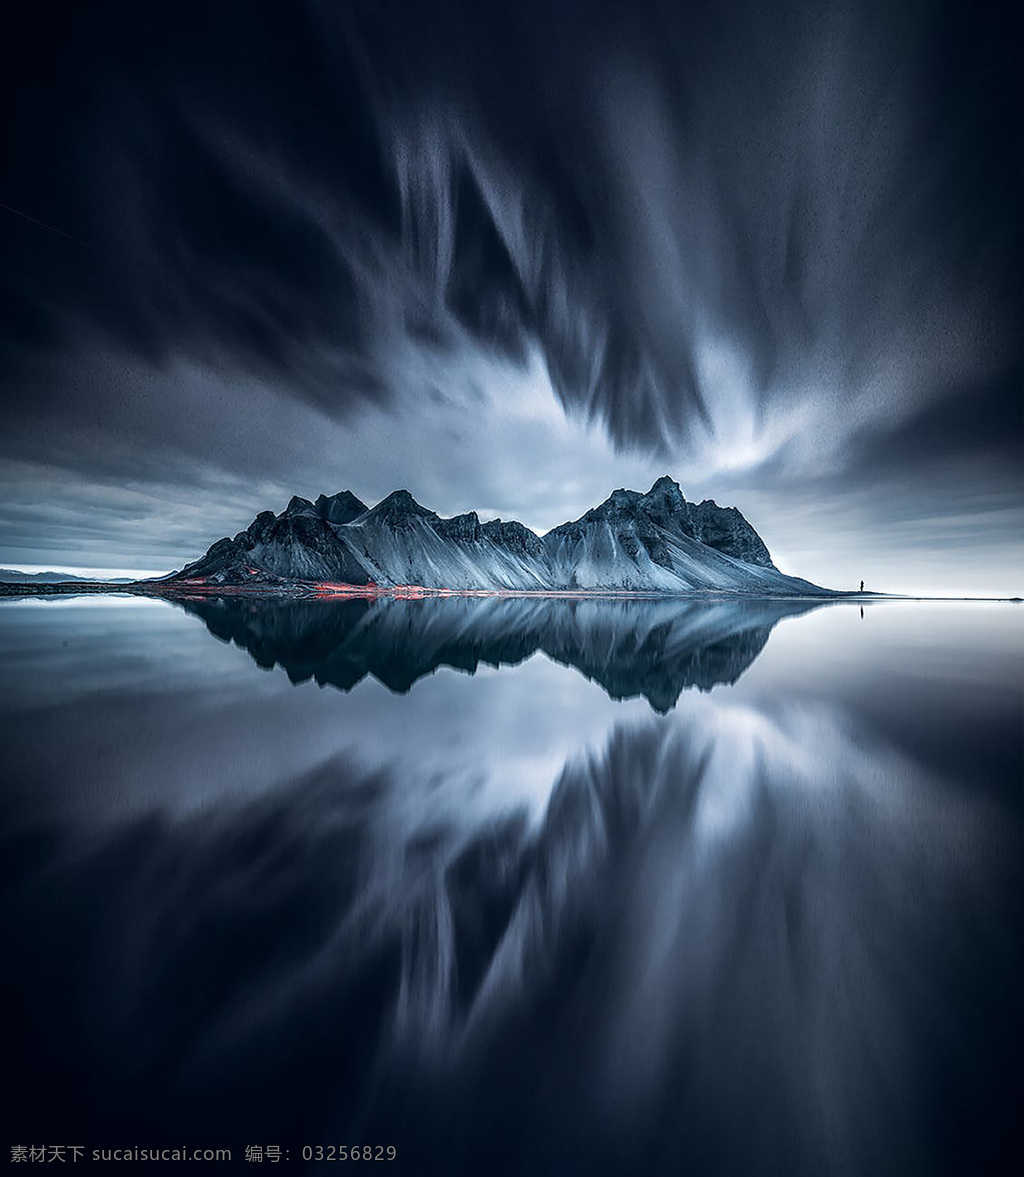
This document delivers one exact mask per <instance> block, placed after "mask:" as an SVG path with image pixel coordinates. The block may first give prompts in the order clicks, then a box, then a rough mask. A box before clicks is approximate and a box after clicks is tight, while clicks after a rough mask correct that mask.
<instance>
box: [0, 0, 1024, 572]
mask: <svg viewBox="0 0 1024 1177" xmlns="http://www.w3.org/2000/svg"><path fill="white" fill-rule="evenodd" d="M19 20H20V21H21V22H22V23H21V24H20V26H12V28H10V29H9V30H8V33H7V35H5V37H4V39H3V44H2V46H0V89H2V90H3V101H2V107H0V110H2V127H0V133H2V141H0V203H2V205H3V207H2V208H0V306H2V313H0V373H2V376H0V379H2V395H3V410H4V411H3V421H4V426H3V429H2V430H0V566H7V567H12V566H13V567H24V568H30V567H41V566H45V567H61V568H71V567H79V568H90V567H91V568H101V569H138V570H151V571H157V570H160V571H164V570H168V569H170V568H172V567H178V566H180V565H181V564H182V563H184V562H185V561H186V560H189V559H192V558H194V557H195V556H197V555H198V554H199V553H201V552H202V551H203V550H205V548H206V547H207V546H208V545H209V543H210V542H212V541H213V540H214V539H216V538H218V537H219V536H221V535H224V534H230V533H234V532H235V531H237V530H239V529H240V528H242V527H244V526H245V525H246V524H247V523H248V522H249V521H250V519H251V518H252V517H253V515H255V513H256V512H257V511H258V510H261V509H265V508H268V507H269V508H272V509H274V510H281V509H282V508H283V507H284V506H285V504H286V502H287V500H288V499H289V497H290V496H291V495H292V494H294V493H298V494H303V495H307V496H310V497H315V495H316V494H317V493H319V492H320V491H324V492H326V493H332V492H334V491H337V490H341V489H343V488H350V489H352V490H353V491H354V492H355V493H356V494H357V495H358V496H359V497H360V498H362V499H363V500H364V501H367V502H373V501H376V500H377V499H379V498H381V497H383V496H384V495H385V494H387V493H388V492H389V491H391V490H393V489H395V488H396V487H399V486H404V487H407V488H408V489H409V490H411V491H412V492H413V494H414V495H415V496H416V497H417V498H418V499H419V500H420V501H421V502H423V503H424V504H425V505H427V506H430V507H432V508H434V509H435V510H438V511H439V512H441V513H442V514H453V513H456V512H459V511H464V510H470V509H475V510H478V511H479V512H480V513H481V515H482V516H485V517H487V516H492V515H501V516H502V517H504V518H510V517H511V518H518V519H521V520H522V521H523V522H525V523H527V524H528V525H530V526H532V527H534V528H536V529H537V530H544V529H546V528H548V527H550V526H552V525H554V524H555V523H558V522H561V521H563V520H565V519H567V518H571V517H575V516H577V515H579V514H580V513H581V512H582V511H583V510H585V509H586V508H588V507H590V506H592V505H594V504H595V503H597V502H599V501H600V500H601V499H603V498H604V497H606V495H607V494H608V493H609V492H610V491H611V490H612V489H614V488H615V487H619V486H631V487H636V488H639V489H646V488H647V487H648V486H650V484H651V483H652V482H653V481H654V479H655V478H656V477H657V476H658V475H660V474H663V473H666V472H667V473H670V474H671V475H672V476H673V477H675V478H676V479H677V480H678V481H679V482H680V483H681V485H682V487H683V490H684V493H685V494H686V495H687V497H688V498H691V499H697V500H699V499H701V498H705V497H710V498H714V499H716V500H717V501H718V502H720V503H725V504H733V505H736V506H738V507H739V508H740V509H741V510H742V511H743V512H744V514H745V515H746V516H747V517H748V518H749V519H750V521H751V522H752V523H753V524H754V526H755V527H756V528H757V530H758V531H759V532H760V534H761V535H762V536H763V537H764V539H765V541H766V543H767V544H768V547H769V548H770V549H771V551H772V553H773V555H774V556H775V559H776V562H777V563H778V564H779V565H780V567H782V568H783V569H784V570H786V571H790V572H795V573H799V574H800V575H803V576H807V577H809V578H811V579H813V580H816V581H818V582H819V583H823V584H828V585H833V586H838V587H849V586H852V585H855V584H856V582H857V581H859V579H860V578H861V577H863V578H864V579H865V580H866V581H867V582H868V586H869V587H874V588H878V589H889V590H892V591H903V592H923V593H963V594H968V595H989V594H993V595H1008V594H1021V595H1024V549H1022V544H1021V535H1022V529H1024V456H1022V448H1024V446H1022V437H1024V428H1022V418H1021V388H1022V374H1024V362H1022V342H1021V331H1020V326H1021V309H1022V298H1021V294H1022V290H1021V286H1022V272H1024V267H1022V237H1021V211H1020V210H1021V207H1022V184H1021V158H1020V150H1019V142H1020V113H1021V110H1020V107H1021V102H1020V86H1019V76H1020V70H1021V61H1020V50H1019V39H1018V38H1017V36H1016V31H1015V26H1014V25H1013V23H1012V22H1011V6H1009V5H996V4H990V3H988V2H987V0H980V2H978V0H971V2H969V3H968V2H966V0H965V2H962V3H955V4H954V3H942V4H940V3H936V2H934V0H931V2H924V0H922V2H920V3H913V2H910V3H895V2H893V0H887V2H886V3H878V4H875V3H872V2H870V0H860V2H858V3H852V2H848V3H832V2H829V0H820V2H816V3H792V2H790V0H774V2H773V3H764V4H761V3H758V2H757V0H743V2H738V0H736V2H734V0H715V2H714V3H703V2H697V3H680V2H669V0H664V2H662V0H647V2H646V3H644V4H637V3H636V0H629V2H626V0H622V2H618V0H612V2H605V0H564V2H562V0H545V2H543V3H541V2H540V0H495V2H494V3H491V4H480V3H478V2H477V0H472V2H471V0H436V2H433V0H429V2H428V0H419V2H415V3H414V2H411V0H410V2H408V3H400V2H397V0H373V2H367V3H345V2H344V0H333V2H328V0H321V2H313V0H309V2H306V3H298V2H295V3H290V4H282V3H269V2H268V3H260V2H258V0H250V2H248V3H243V2H241V0H237V2H235V0H221V2H220V3H218V4H215V5H210V4H193V3H190V2H188V0H179V2H178V3H176V4H174V5H162V4H140V3H138V2H136V3H134V4H131V5H122V4H120V3H114V2H102V3H98V4H90V5H83V4H69V5H67V6H66V7H62V6H61V5H60V4H57V5H29V6H23V8H22V10H20V11H19Z"/></svg>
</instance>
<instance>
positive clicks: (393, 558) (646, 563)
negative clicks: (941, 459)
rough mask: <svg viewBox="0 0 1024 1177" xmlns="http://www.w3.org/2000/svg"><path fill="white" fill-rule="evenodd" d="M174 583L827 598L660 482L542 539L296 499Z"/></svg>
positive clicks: (379, 508) (457, 519)
mask: <svg viewBox="0 0 1024 1177" xmlns="http://www.w3.org/2000/svg"><path fill="white" fill-rule="evenodd" d="M172 579H177V580H188V581H191V582H193V583H194V582H197V581H201V582H204V583H209V584H213V585H216V584H224V585H243V584H253V585H258V584H261V583H267V582H273V581H319V582H331V583H342V584H351V585H357V586H358V585H367V584H376V585H379V586H381V587H388V586H392V585H402V584H416V585H422V586H423V587H426V588H451V589H512V590H516V589H518V590H537V591H544V590H557V589H575V590H583V591H587V590H594V591H654V592H673V593H687V592H708V591H710V592H742V593H747V594H752V595H755V594H756V595H790V594H796V595H821V594H822V593H823V592H824V590H821V589H818V588H817V586H814V585H810V584H808V582H806V581H801V580H798V579H796V578H793V577H788V576H784V575H783V574H782V573H780V572H779V571H778V569H776V567H775V565H774V564H773V562H772V559H771V556H770V554H769V552H768V549H767V547H766V546H765V544H764V542H763V541H762V539H761V537H760V536H759V535H758V534H757V532H756V531H755V530H754V528H753V527H751V525H750V524H749V523H748V522H747V520H746V519H745V518H744V517H743V515H742V514H741V513H740V512H739V511H738V510H737V509H736V508H735V507H719V506H718V505H717V503H715V502H713V501H711V500H705V501H703V502H701V503H696V504H695V503H689V502H687V500H686V498H685V496H684V495H683V492H682V490H681V489H680V487H679V485H678V483H676V482H674V481H673V480H672V479H671V478H668V477H662V478H659V479H658V480H657V482H655V483H654V485H653V486H652V487H651V489H650V490H649V491H648V492H647V493H646V494H644V493H641V492H639V491H634V490H624V489H620V490H616V491H614V492H613V493H612V494H611V495H610V496H609V497H608V498H607V499H606V500H605V501H604V502H603V503H601V504H600V505H599V506H597V507H594V508H593V509H592V510H590V511H587V512H586V513H585V514H584V515H582V516H581V517H580V518H579V519H576V520H573V521H571V522H568V523H563V524H561V525H560V526H558V527H555V528H552V529H551V531H549V532H548V533H547V534H546V535H544V536H543V537H542V536H538V535H537V534H535V533H534V532H532V531H531V530H530V529H529V528H527V527H524V526H523V524H521V523H518V522H515V521H503V520H500V519H493V520H490V521H488V522H486V523H481V522H480V519H479V517H478V515H477V514H476V512H475V511H470V512H468V513H466V514H463V515H456V516H453V517H452V518H447V519H445V518H442V517H441V516H439V515H438V514H437V513H436V512H434V511H431V510H429V509H427V508H426V507H423V506H422V505H421V504H420V503H418V502H417V501H416V500H415V499H414V498H413V496H412V495H411V494H410V493H409V492H408V491H407V490H396V491H393V492H392V493H391V494H389V495H388V496H387V497H386V498H384V499H382V500H381V501H380V502H379V503H378V504H377V505H376V506H374V507H371V508H367V507H366V505H365V504H364V503H363V502H361V501H360V500H359V499H358V498H357V497H356V496H355V495H354V494H352V493H351V492H350V491H341V492H340V493H338V494H335V495H331V496H327V495H320V496H319V497H318V498H317V500H316V502H315V503H314V502H311V501H310V500H309V499H304V498H301V497H299V496H295V497H293V498H292V499H291V501H290V502H289V503H288V506H287V507H286V508H285V510H284V511H282V512H281V514H280V515H277V516H275V515H273V514H272V513H271V512H270V511H263V512H261V513H260V514H259V515H257V517H256V518H255V519H254V520H253V522H252V523H251V524H250V525H249V526H248V527H247V528H246V529H245V530H244V531H241V532H239V533H238V534H237V535H236V536H234V538H232V539H228V538H225V539H222V540H218V541H217V543H215V544H214V545H213V546H212V547H211V548H210V549H209V551H208V552H207V553H206V555H205V556H203V557H202V558H201V559H200V560H197V561H196V562H195V563H193V564H190V565H188V566H187V567H186V568H184V569H183V570H182V571H181V572H180V573H178V574H176V577H175V578H172Z"/></svg>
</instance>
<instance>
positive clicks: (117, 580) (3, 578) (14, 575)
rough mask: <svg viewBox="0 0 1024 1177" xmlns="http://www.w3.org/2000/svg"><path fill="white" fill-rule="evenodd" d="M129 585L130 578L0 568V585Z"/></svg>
mask: <svg viewBox="0 0 1024 1177" xmlns="http://www.w3.org/2000/svg"><path fill="white" fill-rule="evenodd" d="M72 582H74V583H81V584H97V583H102V584H131V582H132V578H131V577H130V576H111V577H105V576H72V575H71V573H70V572H19V571H18V570H17V569H15V568H0V584H70V583H72Z"/></svg>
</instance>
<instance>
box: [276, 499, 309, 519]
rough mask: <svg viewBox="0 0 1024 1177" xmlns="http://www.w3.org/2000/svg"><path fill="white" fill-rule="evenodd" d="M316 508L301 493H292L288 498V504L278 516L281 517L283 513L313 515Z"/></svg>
mask: <svg viewBox="0 0 1024 1177" xmlns="http://www.w3.org/2000/svg"><path fill="white" fill-rule="evenodd" d="M315 514H316V508H315V507H314V506H313V504H312V503H311V502H310V501H309V499H304V498H303V497H302V496H301V495H292V497H291V498H290V499H289V500H288V506H287V507H285V509H284V510H283V511H282V512H281V514H280V516H278V518H283V517H284V516H285V515H315Z"/></svg>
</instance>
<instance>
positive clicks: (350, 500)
mask: <svg viewBox="0 0 1024 1177" xmlns="http://www.w3.org/2000/svg"><path fill="white" fill-rule="evenodd" d="M314 505H315V507H316V510H317V513H318V514H319V515H320V516H321V518H323V519H326V520H328V521H329V522H330V523H351V522H352V520H353V519H358V518H359V516H360V515H364V514H365V513H366V511H367V506H366V504H365V503H364V502H363V501H362V500H361V499H357V498H356V496H355V495H354V494H353V493H352V492H351V491H350V490H339V491H338V493H337V494H333V495H325V494H321V495H320V496H319V497H318V498H317V500H316V503H315V504H314Z"/></svg>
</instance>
